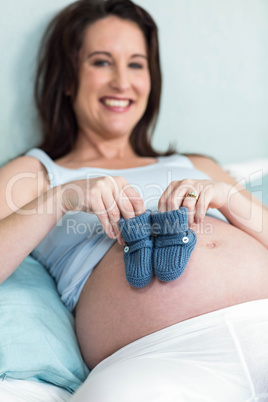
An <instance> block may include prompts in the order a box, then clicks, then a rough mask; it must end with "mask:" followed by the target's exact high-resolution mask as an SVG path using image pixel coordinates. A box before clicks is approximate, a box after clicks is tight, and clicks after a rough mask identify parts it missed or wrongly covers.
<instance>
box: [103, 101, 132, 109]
mask: <svg viewBox="0 0 268 402" xmlns="http://www.w3.org/2000/svg"><path fill="white" fill-rule="evenodd" d="M104 103H105V104H106V105H107V106H114V107H127V106H128V105H129V100H122V101H120V100H115V99H105V100H104Z"/></svg>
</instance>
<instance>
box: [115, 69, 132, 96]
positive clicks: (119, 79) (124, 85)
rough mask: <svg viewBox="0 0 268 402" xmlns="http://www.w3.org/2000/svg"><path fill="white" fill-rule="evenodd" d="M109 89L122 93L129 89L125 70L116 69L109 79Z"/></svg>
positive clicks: (128, 77)
mask: <svg viewBox="0 0 268 402" xmlns="http://www.w3.org/2000/svg"><path fill="white" fill-rule="evenodd" d="M111 87H112V88H113V89H115V90H117V91H120V92H124V91H126V90H128V89H129V87H130V76H129V72H128V70H127V68H125V67H119V66H118V67H116V68H115V69H114V71H113V76H112V79H111Z"/></svg>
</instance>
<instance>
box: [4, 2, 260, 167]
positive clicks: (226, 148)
mask: <svg viewBox="0 0 268 402" xmlns="http://www.w3.org/2000/svg"><path fill="white" fill-rule="evenodd" d="M69 3H71V1H67V0H57V1H55V0H38V1H37V0H23V1H21V2H19V1H18V0H9V1H6V0H0V9H1V15H0V27H1V28H0V29H1V31H0V52H1V53H0V54H1V63H0V106H1V108H0V111H1V115H0V130H1V131H0V135H1V138H0V163H3V162H5V161H6V160H8V159H9V158H10V157H13V156H15V155H17V154H18V153H20V152H23V151H24V150H25V149H26V148H28V144H30V145H35V144H36V143H37V142H38V138H39V137H38V133H37V125H36V117H35V112H34V109H33V106H32V100H31V99H32V83H33V71H34V60H35V56H36V49H37V44H38V41H39V40H40V36H41V33H42V31H43V29H44V26H45V25H46V23H47V21H48V20H49V19H50V17H51V16H52V15H53V14H54V13H55V12H56V10H59V9H61V8H62V7H63V6H64V5H67V4H69ZM137 3H138V4H140V5H141V6H143V7H144V8H145V9H147V10H148V11H149V12H150V13H151V14H152V15H153V16H154V18H155V19H156V21H157V23H158V26H159V33H160V45H161V56H162V57H161V58H162V70H163V78H164V79H163V84H164V88H163V99H162V107H161V113H160V118H159V123H158V126H157V130H156V133H155V138H154V144H155V146H156V147H158V148H160V149H165V148H166V147H167V144H168V142H169V141H172V142H174V141H176V142H177V146H178V149H179V150H180V151H181V152H196V153H205V154H208V155H212V156H214V157H216V159H218V160H219V161H220V162H221V163H229V162H234V161H237V162H241V161H247V160H250V159H254V158H259V157H268V113H267V111H268V77H267V71H268V1H267V0H137Z"/></svg>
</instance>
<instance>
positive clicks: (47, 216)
mask: <svg viewBox="0 0 268 402" xmlns="http://www.w3.org/2000/svg"><path fill="white" fill-rule="evenodd" d="M35 89H36V101H37V108H38V111H39V115H40V119H41V123H42V128H43V135H44V141H43V143H42V144H41V146H40V148H39V149H37V148H35V149H31V150H30V151H29V152H28V153H27V154H26V155H25V156H22V157H19V158H17V159H15V160H13V161H11V162H10V163H8V164H7V165H6V166H4V167H3V168H2V169H1V172H0V178H1V180H0V183H1V201H0V202H1V225H0V239H1V241H0V244H1V258H2V259H3V260H5V270H2V271H1V272H0V278H1V281H2V282H3V281H4V280H5V279H6V278H7V277H8V276H9V275H11V273H12V272H13V271H14V270H15V269H16V268H17V267H18V265H19V264H20V263H21V261H22V260H23V259H24V258H25V257H26V256H27V255H28V254H29V253H32V255H33V256H34V257H35V258H36V259H38V260H39V261H41V262H42V263H43V264H44V265H45V266H46V268H47V269H48V270H49V272H50V273H51V275H52V276H53V277H54V278H55V280H56V282H57V285H58V290H59V292H60V294H61V297H62V300H63V302H64V303H65V304H66V306H67V307H68V308H69V309H70V310H71V311H73V312H74V314H75V319H76V332H77V337H78V341H79V344H80V348H81V351H82V354H83V357H84V359H85V362H86V364H87V365H88V367H89V368H90V369H93V370H92V372H91V374H90V375H89V377H88V379H87V381H86V382H85V384H84V385H83V386H82V387H81V389H80V390H78V392H77V394H75V395H74V397H73V400H74V401H91V400H92V401H94V402H98V401H100V402H104V401H105V402H110V401H116V402H120V401H199V400H200V401H213V402H215V401H224V402H226V401H235V402H240V401H241V402H242V401H243V402H245V401H247V400H248V401H251V400H252V401H253V400H254V401H255V400H256V401H257V400H258V401H261V400H263V401H265V400H268V350H267V337H268V251H267V247H268V211H267V208H265V207H264V206H263V205H262V204H261V203H260V202H259V201H257V200H256V199H255V198H254V197H252V196H251V195H250V194H249V193H248V192H247V191H246V190H244V189H243V188H241V187H239V186H238V185H237V184H236V183H235V182H234V180H233V179H232V178H231V177H230V176H229V175H228V174H227V173H226V172H225V171H223V170H222V169H221V168H220V167H219V166H218V165H217V164H216V163H215V162H214V161H213V160H212V159H209V158H207V157H202V156H196V155H195V156H189V157H186V156H183V155H180V154H178V153H176V152H174V151H168V152H166V153H162V154H161V153H158V152H156V151H155V150H154V149H153V147H152V146H151V144H150V140H151V133H152V129H153V127H154V124H155V122H156V119H157V115H158V110H159V104H160V92H161V74H160V64H159V54H158V41H157V28H156V25H155V23H154V21H153V20H152V18H151V17H150V15H149V14H148V13H147V12H146V11H144V10H143V9H142V8H141V7H139V6H137V5H135V4H134V3H132V2H131V1H130V0H107V1H103V0H100V1H91V0H80V1H77V2H75V3H73V4H71V5H69V6H68V7H66V8H65V9H64V10H63V11H62V12H61V13H59V14H58V15H57V16H56V17H55V18H54V20H53V21H52V22H51V24H50V25H49V27H48V30H47V32H46V34H45V37H44V40H43V42H42V44H41V49H40V57H39V65H38V72H37V79H36V88H35ZM184 208H186V210H185V209H184ZM182 210H184V211H187V214H186V216H188V226H189V227H187V230H188V232H189V233H194V234H195V235H194V237H195V238H196V240H197V241H196V244H195V247H194V249H193V251H192V253H191V255H190V259H189V261H188V264H187V266H186V268H185V270H184V272H183V273H182V275H180V276H179V277H178V278H176V279H174V280H167V281H163V280H161V278H160V279H159V277H158V275H153V276H152V278H151V280H150V281H149V284H147V286H143V287H134V286H131V284H129V283H128V281H127V278H126V273H125V262H124V252H125V251H126V249H125V248H124V246H125V244H126V239H124V238H123V236H122V233H120V228H119V220H120V218H121V221H122V219H123V221H124V222H131V221H133V220H136V219H138V218H139V217H141V216H144V214H145V215H146V213H145V212H146V211H152V214H156V215H158V216H162V215H161V214H163V213H165V212H166V213H171V214H172V213H175V212H174V211H182ZM121 221H120V222H121ZM187 230H185V233H186V234H187V233H188V232H187ZM155 238H156V239H157V235H156V236H155ZM10 244H13V245H15V246H14V248H13V252H12V255H10V253H8V252H7V251H6V250H9V248H10ZM155 244H156V243H155ZM8 246H9V247H8ZM166 247H167V248H168V247H169V245H166ZM181 247H184V245H177V246H174V245H173V246H172V253H173V254H176V253H179V252H180V250H181ZM124 250H125V251H124ZM152 252H153V253H155V250H153V251H152ZM162 264H163V265H164V269H165V264H169V262H168V261H165V260H163V261H162ZM156 265H157V264H156V263H155V264H154V267H153V269H154V271H155V272H157V270H158V269H159V267H158V266H156ZM175 265H176V264H175ZM142 269H143V268H142V267H141V270H142ZM168 269H171V270H173V269H176V266H175V267H174V266H171V267H170V268H168ZM254 398H255V399H254ZM265 398H266V399H265Z"/></svg>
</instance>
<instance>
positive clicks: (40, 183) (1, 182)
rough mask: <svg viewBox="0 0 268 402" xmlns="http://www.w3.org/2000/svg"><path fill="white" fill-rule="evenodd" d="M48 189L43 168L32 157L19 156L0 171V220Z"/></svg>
mask: <svg viewBox="0 0 268 402" xmlns="http://www.w3.org/2000/svg"><path fill="white" fill-rule="evenodd" d="M48 188H49V180H48V177H47V172H46V170H45V168H44V166H43V165H42V164H41V162H40V161H38V159H36V158H34V157H32V156H21V157H18V158H16V159H14V160H12V161H11V162H9V163H7V164H6V165H5V166H3V167H2V168H1V169H0V205H1V211H0V219H2V218H3V217H5V216H7V215H9V214H10V213H12V212H14V210H16V209H18V208H20V207H22V206H23V205H25V204H27V203H28V202H30V201H31V200H33V199H34V198H36V197H38V196H39V195H40V194H41V193H43V192H45V191H47V190H48Z"/></svg>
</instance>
